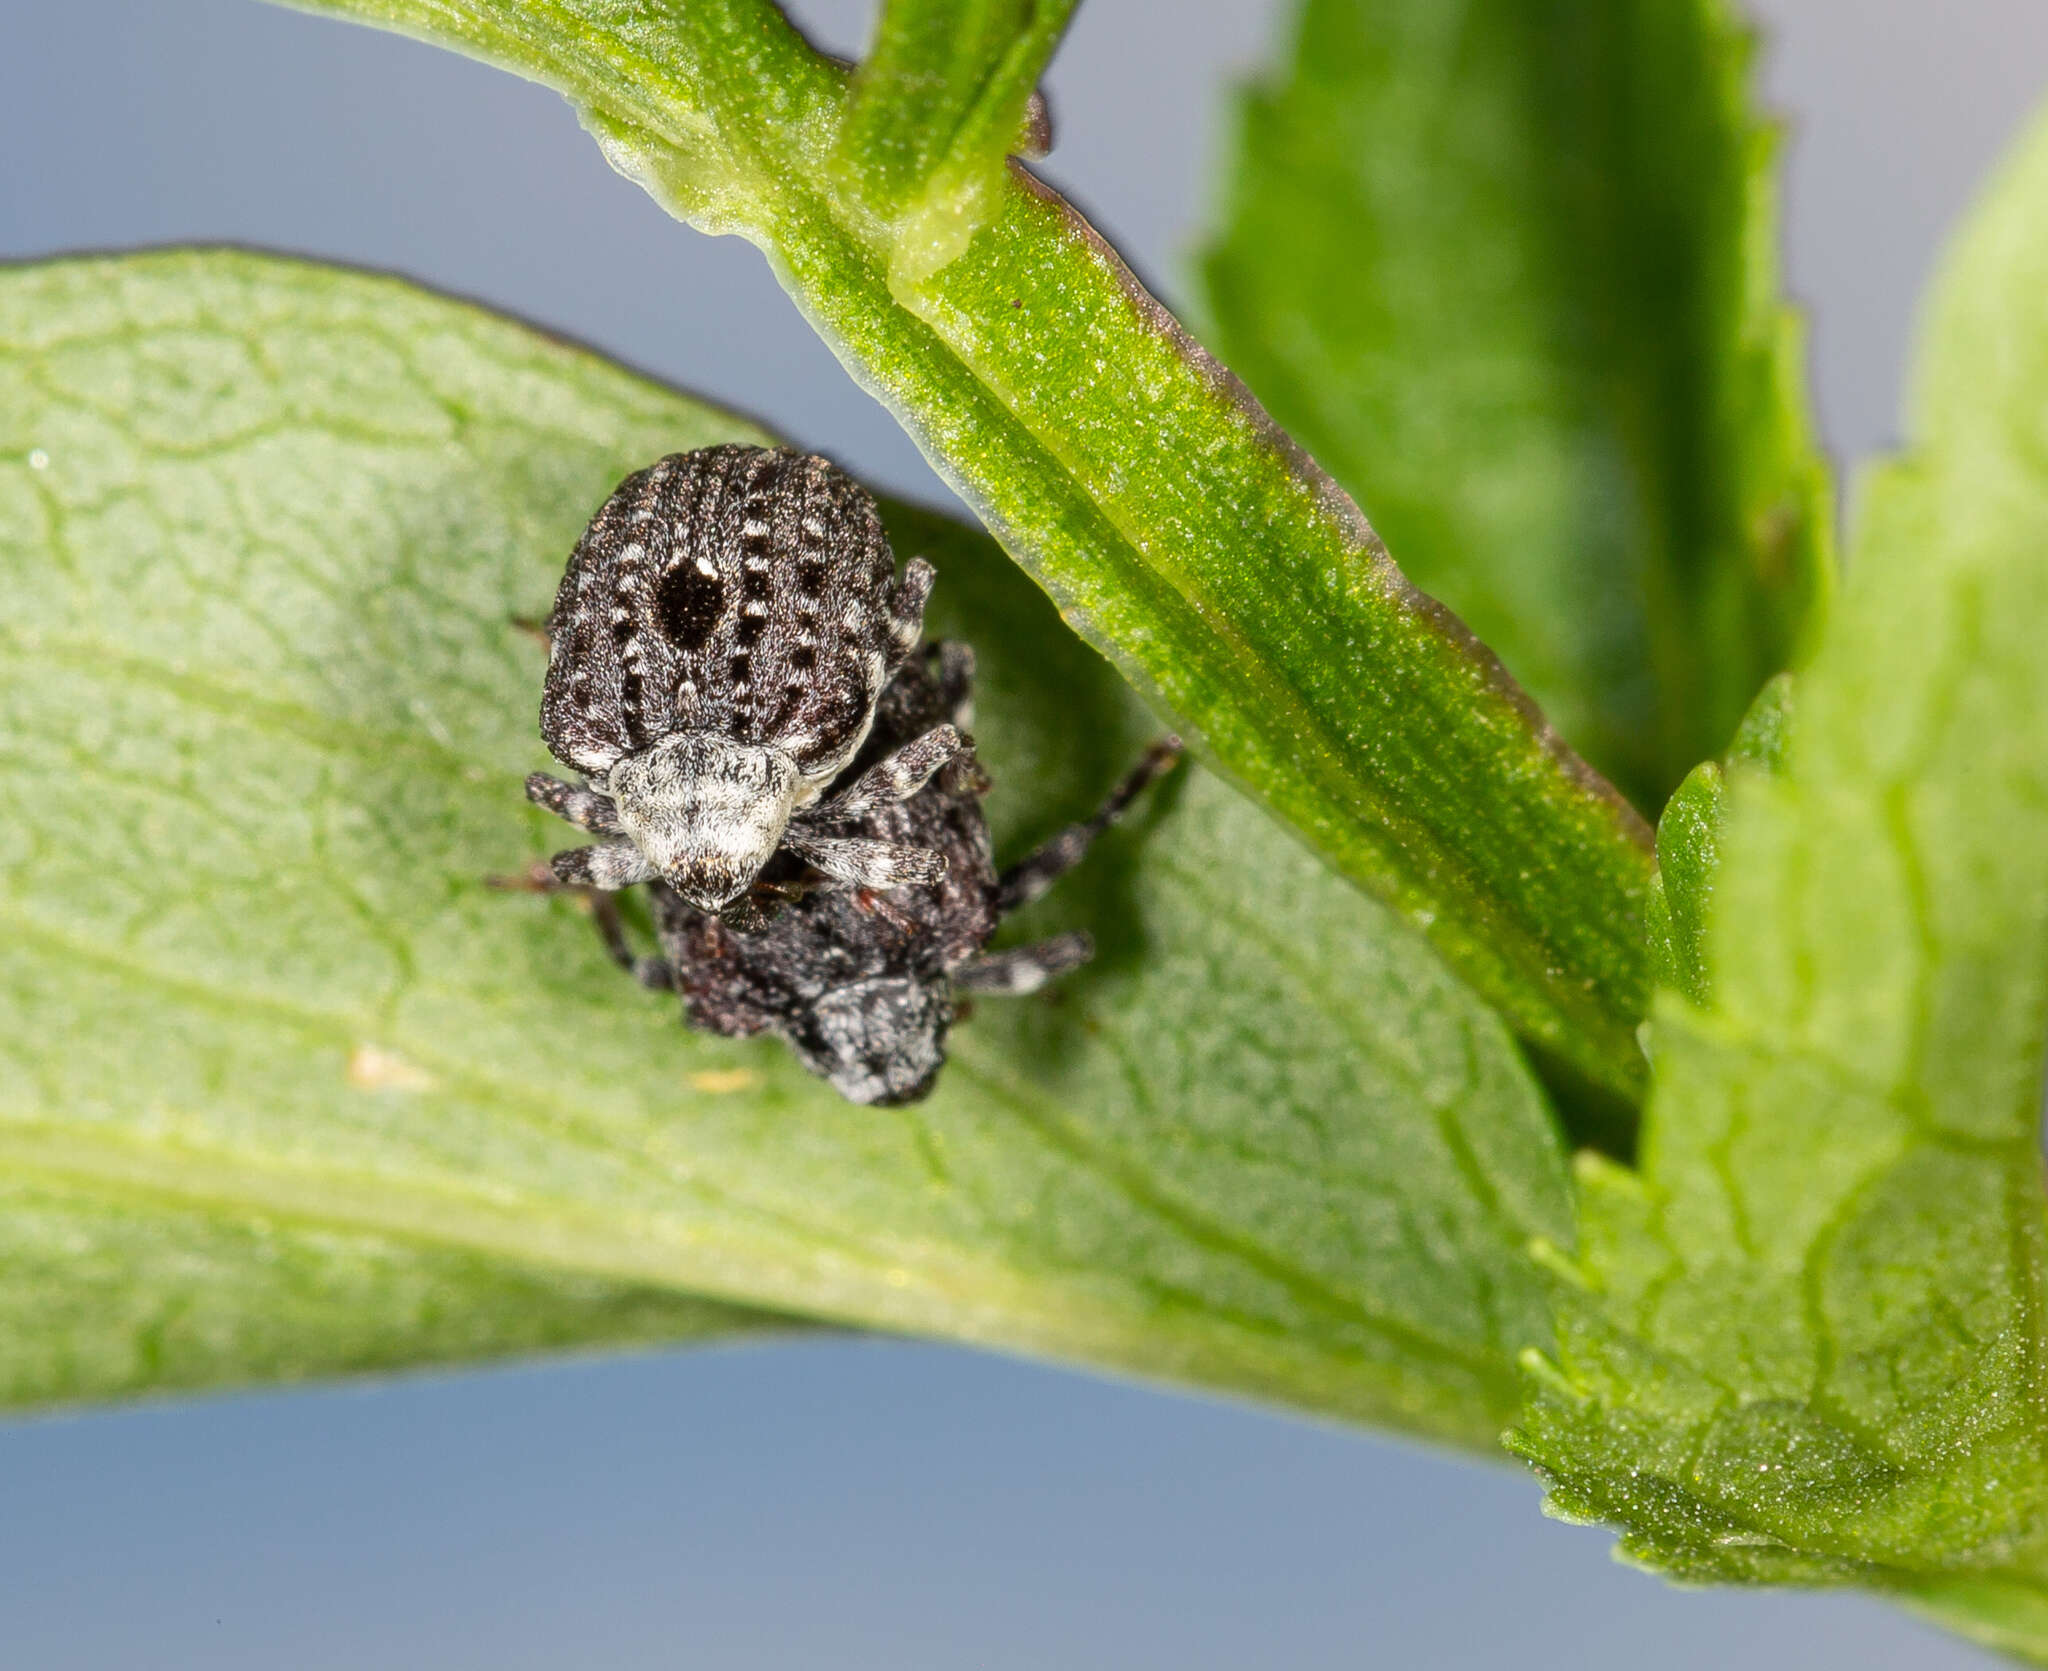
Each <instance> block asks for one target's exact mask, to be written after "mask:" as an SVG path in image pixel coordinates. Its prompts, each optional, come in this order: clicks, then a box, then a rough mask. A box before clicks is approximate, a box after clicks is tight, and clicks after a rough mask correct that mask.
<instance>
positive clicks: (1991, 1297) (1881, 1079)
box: [1515, 120, 2048, 1655]
mask: <svg viewBox="0 0 2048 1671" xmlns="http://www.w3.org/2000/svg"><path fill="white" fill-rule="evenodd" d="M1917 411H1918V414H1919V417H1918V421H1917V423H1916V425H1915V426H1914V429H1915V434H1916V436H1917V440H1916V443H1915V445H1914V447H1913V450H1912V451H1911V452H1910V453H1909V454H1907V455H1906V456H1905V457H1904V458H1903V459H1901V460H1899V461H1898V462H1896V463H1894V464H1892V465H1890V466H1889V467H1887V468H1886V469H1885V470H1884V471H1882V472H1881V473H1880V474H1879V475H1878V476H1877V477H1876V478H1875V480H1874V481H1873V482H1872V483H1871V486H1870V490H1869V493H1868V495H1867V502H1866V504H1865V505H1864V507H1863V513H1862V519H1861V528H1860V532H1859V537H1858V542H1857V548H1856V557H1855V561H1854V563H1853V564H1852V565H1851V567H1850V570H1849V581H1848V585H1847V587H1846V590H1845V592H1844V595H1843V597H1842V599H1841V601H1840V604H1839V606H1838V609H1837V612H1836V617H1835V620H1834V623H1833V626H1832V629H1831V633H1830V636H1829V638H1828V641H1827V643H1826V644H1825V645H1824V646H1823V647H1822V649H1821V651H1820V653H1819V655H1818V657H1817V658H1816V659H1815V661H1814V663H1813V664H1812V666H1811V668H1810V670H1809V671H1807V672H1805V673H1802V674H1801V675H1800V676H1799V681H1798V692H1797V700H1796V703H1795V704H1794V705H1793V707H1792V710H1791V714H1790V719H1789V724H1788V725H1785V726H1783V727H1782V729H1783V731H1784V736H1783V738H1782V748H1781V750H1778V751H1777V752H1779V753H1780V754H1781V760H1782V763H1781V764H1780V765H1779V767H1778V768H1777V770H1776V771H1775V772H1773V771H1767V770H1760V769H1758V768H1757V767H1756V766H1754V765H1750V766H1742V765H1737V766H1734V767H1732V768H1731V770H1730V772H1729V777H1728V788H1727V798H1728V808H1727V813H1726V818H1725V822H1724V823H1723V824H1722V826H1721V828H1720V830H1719V833H1718V837H1717V844H1718V849H1719V859H1718V863H1717V864H1709V865H1705V866H1694V867H1693V868H1692V872H1691V879H1690V880H1680V879H1679V878H1678V877H1677V876H1674V877H1673V878H1672V879H1671V880H1673V881H1674V883H1675V885H1676V886H1677V889H1678V891H1679V892H1680V893H1684V894H1693V893H1696V892H1697V890H1698V888H1699V886H1700V882H1701V877H1702V875H1703V874H1704V875H1706V876H1707V878H1708V879H1709V880H1710V882H1711V901H1710V903H1709V904H1708V908H1707V910H1706V922H1707V937H1706V961H1705V966H1704V969H1703V971H1702V974H1703V985H1702V987H1701V988H1700V989H1699V990H1700V991H1702V992H1703V993H1704V995H1705V997H1706V1000H1707V1001H1706V1002H1705V1003H1704V1004H1701V1005H1695V1004H1692V1003H1688V1002H1686V1001H1684V999H1683V998H1682V997H1680V996H1679V995H1678V994H1676V993H1673V994H1667V995H1666V996H1665V997H1663V998H1662V999H1661V1000H1660V1002H1659V1006H1658V1010H1657V1016H1656V1022H1655V1039H1654V1051H1653V1061H1654V1086H1655V1088H1654V1092H1653V1095H1652V1099H1651V1104H1650V1109H1649V1113H1648V1115H1647V1117H1646V1120H1645V1126H1644V1146H1643V1171H1642V1176H1641V1177H1640V1178H1637V1177H1635V1176H1633V1175H1631V1174H1627V1173H1623V1172H1621V1171H1619V1170H1618V1169H1616V1168H1613V1167H1610V1166H1607V1165H1604V1164H1599V1163H1589V1164H1588V1165H1587V1166H1586V1167H1585V1168H1584V1170H1583V1173H1582V1180H1581V1181H1582V1189H1581V1211H1582V1237H1583V1243H1582V1252H1581V1254H1580V1256H1579V1259H1578V1260H1577V1262H1576V1264H1574V1263H1573V1262H1570V1261H1563V1260H1559V1261H1556V1262H1555V1264H1556V1266H1557V1268H1558V1269H1559V1270H1561V1271H1564V1272H1566V1273H1568V1274H1569V1275H1570V1276H1571V1277H1572V1278H1574V1279H1575V1282H1576V1284H1577V1286H1574V1285H1573V1281H1566V1282H1564V1283H1563V1284H1561V1286H1560V1290H1559V1293H1560V1301H1559V1311H1558V1315H1559V1330H1560V1339H1559V1351H1558V1354H1557V1356H1556V1358H1555V1359H1554V1360H1543V1359H1541V1358H1539V1357H1535V1356H1533V1355H1532V1377H1531V1397H1530V1404H1529V1407H1528V1409H1527V1411H1526V1413H1525V1416H1524V1420H1523V1424H1522V1428H1521V1431H1520V1434H1519V1436H1518V1437H1517V1439H1516V1441H1515V1443H1516V1446H1517V1448H1518V1449H1519V1450H1520V1451H1521V1452H1522V1453H1523V1454H1524V1455H1526V1456H1528V1457H1529V1458H1531V1459H1532V1460H1534V1461H1535V1462H1536V1463H1538V1465H1539V1466H1540V1467H1541V1468H1542V1469H1543V1470H1544V1471H1545V1472H1546V1475H1547V1476H1548V1479H1549V1483H1550V1489H1551V1500H1552V1503H1553V1504H1554V1505H1555V1506H1556V1507H1558V1508H1559V1509H1560V1510H1561V1511H1562V1512H1564V1513H1566V1514H1568V1515H1573V1516H1585V1517H1593V1518H1598V1519H1602V1520H1611V1521H1616V1522H1619V1523H1620V1524H1621V1525H1622V1526H1623V1527H1624V1528H1625V1539H1624V1547H1625V1548H1626V1550H1627V1551H1628V1552H1629V1553H1630V1554H1631V1555H1632V1556H1634V1557H1635V1558H1636V1559H1639V1560H1642V1561H1644V1562H1647V1563H1649V1564H1651V1565H1654V1566H1657V1567H1660V1568H1663V1569H1665V1570H1667V1571H1670V1572H1674V1573H1676V1574H1679V1575H1681V1576H1684V1577H1688V1578H1765V1579H1793V1580H1841V1579H1856V1580H1861V1581H1863V1582H1867V1583H1873V1584H1879V1585H1884V1586H1889V1587H1892V1588H1895V1589H1899V1590H1901V1591H1903V1592H1905V1593H1908V1594H1917V1597H1918V1599H1919V1600H1920V1602H1921V1603H1922V1604H1923V1605H1926V1606H1928V1607H1930V1608H1934V1607H1937V1606H1938V1607H1940V1608H1943V1609H1945V1610H1946V1611H1947V1612H1948V1613H1950V1614H1952V1615H1956V1616H1968V1615H1969V1614H1970V1613H1971V1612H1972V1610H1973V1609H1974V1610H1977V1611H1979V1612H1981V1613H1982V1614H1983V1615H1984V1618H1983V1620H1982V1621H1981V1623H1982V1624H1983V1628H1985V1629H1987V1630H1991V1629H1994V1628H1995V1629H1996V1630H1998V1631H2003V1632H2006V1633H2008V1635H2010V1633H2011V1632H2012V1631H2013V1630H2015V1629H2017V1628H2018V1627H2017V1626H2016V1625H2015V1623H2014V1621H2015V1620H2017V1619H2020V1618H2022V1617H2028V1616H2031V1617H2033V1618H2034V1619H2036V1620H2037V1621H2038V1619H2039V1618H2040V1617H2041V1616H2042V1615H2043V1613H2044V1607H2043V1603H2042V1601H2041V1597H2042V1596H2043V1595H2048V1539H2044V1520H2043V1513H2042V1511H2043V1507H2044V1503H2048V1429H2044V1426H2043V1423H2042V1420H2041V1412H2042V1410H2043V1408H2044V1400H2048V1372H2044V1364H2043V1339H2042V1315H2041V1306H2042V1280H2043V1268H2042V1240H2043V1210H2042V1209H2043V1201H2042V1187H2041V1152H2040V1123H2041V1094H2042V1084H2041V1079H2042V1059H2043V1044H2044V1040H2048V657H2044V656H2043V655H2042V653H2041V640H2042V634H2043V630H2044V627H2048V120H2044V121H2043V123H2042V124H2041V125H2040V126H2038V127H2037V128H2036V130H2035V132H2034V134H2033V136H2032V138H2031V139H2030V140H2029V141H2028V142H2027V143H2026V145H2025V146H2024V148H2023V149H2022V151H2021V153H2020V155H2019V158H2018V160H2017V161H2016V162H2015V163H2014V164H2012V165H2011V166H2010V167H2009V168H2008V170H2007V171H2006V173H2005V174H2004V175H2003V177H2002V178H2001V179H2000V181H1999V182H1998V184H1997V186H1996V187H1995V189H1994V190H1993V192H1992V193H1991V196H1990V198H1989V200H1988V201H1987V203H1986V204H1985V206H1984V207H1983V208H1982V209H1981V210H1980V211H1979V212H1978V214H1977V217H1976V219H1975V220H1974V222H1973V223H1972V225H1971V227H1970V228H1969V230H1968V231H1967V233H1966V234H1965V236H1964V237H1963V238H1962V240H1961V243H1960V244H1959V246H1958V248H1957V249H1956V250H1955V252H1954V253H1953V255H1952V256H1951V258H1950V261H1949V264H1948V268H1947V271H1946V274H1945V276H1944V277H1943V279H1942V281H1941V284H1940V286H1939V288H1938V291H1937V305H1936V307H1935V310H1934V313H1933V316H1932V322H1931V329H1930V333H1929V336H1928V340H1927V344H1926V348H1925V354H1924V363H1923V370H1922V374H1921V378H1920V391H1919V398H1918V402H1917ZM1778 718H1779V719H1782V713H1780V714H1779V715H1778ZM1756 729H1757V732H1758V733H1759V736H1758V740H1757V742H1756V744H1755V746H1754V748H1753V752H1755V753H1757V754H1760V755H1762V756H1764V757H1765V758H1766V759H1768V758H1769V756H1770V755H1771V754H1772V752H1773V749H1772V747H1771V746H1770V743H1769V739H1770V736H1771V733H1772V731H1773V729H1774V726H1773V725H1772V724H1770V723H1765V722H1763V721H1760V722H1759V724H1758V726H1757V728H1756ZM1694 903H1695V904H1696V903H1697V902H1696V901H1695V902H1694ZM2030 1590H2031V1591H2032V1599H2031V1600H2027V1599H2026V1598H2027V1595H2028V1592H2029V1591H2030ZM2030 1610H2031V1611H2030ZM2029 1628H2031V1627H2029ZM2027 1646H2028V1651H2030V1652H2032V1653H2034V1654H2036V1655H2048V1634H2043V1633H2040V1632H2039V1631H2038V1630H2036V1631H2034V1633H2033V1634H2032V1635H2031V1637H2030V1638H2029V1640H2028V1643H2027Z"/></svg>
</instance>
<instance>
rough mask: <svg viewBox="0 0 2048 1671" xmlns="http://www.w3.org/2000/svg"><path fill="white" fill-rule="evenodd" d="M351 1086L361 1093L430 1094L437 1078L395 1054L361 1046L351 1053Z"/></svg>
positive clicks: (349, 1079) (372, 1045) (390, 1051)
mask: <svg viewBox="0 0 2048 1671" xmlns="http://www.w3.org/2000/svg"><path fill="white" fill-rule="evenodd" d="M348 1082H349V1084H351V1085H353V1086H354V1087H355V1088H356V1089H357V1090H358V1091H431V1090H432V1089H433V1088H434V1076H433V1075H432V1074H430V1073H429V1072H427V1070H426V1069H425V1068H423V1067H420V1066H418V1065H417V1064H416V1063H413V1062H408V1061H407V1060H406V1059H405V1058H404V1057H403V1056H401V1055H399V1054H398V1053H397V1052H396V1051H392V1050H381V1049H379V1048H378V1047H377V1046H376V1045H374V1044H359V1045H357V1046H356V1047H355V1049H354V1050H352V1051H350V1052H349V1057H348Z"/></svg>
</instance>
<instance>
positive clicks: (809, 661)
mask: <svg viewBox="0 0 2048 1671" xmlns="http://www.w3.org/2000/svg"><path fill="white" fill-rule="evenodd" d="M789 665H790V666H791V667H794V668H795V669H796V670H797V671H798V672H799V673H808V672H810V670H811V669H812V668H814V667H816V666H817V665H818V652H817V651H816V650H815V649H814V648H812V647H811V646H810V645H808V644H799V645H798V646H797V647H796V648H795V649H794V650H792V651H790V652H789Z"/></svg>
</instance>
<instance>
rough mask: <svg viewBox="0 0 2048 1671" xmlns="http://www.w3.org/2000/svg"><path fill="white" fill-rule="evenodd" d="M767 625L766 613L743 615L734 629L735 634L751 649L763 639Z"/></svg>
mask: <svg viewBox="0 0 2048 1671" xmlns="http://www.w3.org/2000/svg"><path fill="white" fill-rule="evenodd" d="M767 625H768V617H767V616H765V615H742V616H741V617H740V624H739V625H738V626H737V627H735V628H734V629H733V636H734V637H735V638H737V639H738V640H739V641H740V642H741V643H742V644H744V645H745V646H746V647H747V648H748V649H750V650H751V649H752V648H753V647H754V646H755V645H756V644H758V643H759V642H760V641H761V634H762V632H763V631H764V630H765V629H766V627H767Z"/></svg>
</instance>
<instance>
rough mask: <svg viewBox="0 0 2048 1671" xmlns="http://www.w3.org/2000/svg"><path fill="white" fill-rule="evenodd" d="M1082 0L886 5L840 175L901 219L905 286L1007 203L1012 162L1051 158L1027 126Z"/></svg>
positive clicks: (844, 131) (860, 77)
mask: <svg viewBox="0 0 2048 1671" xmlns="http://www.w3.org/2000/svg"><path fill="white" fill-rule="evenodd" d="M1075 4H1076V0H886V3H885V4H884V5H883V6H882V8H881V16H880V17H879V19H878V20H877V22H876V26H875V39H874V42H873V45H872V46H871V47H870V48H869V51H868V56H867V58H866V60H865V61H864V62H863V63H862V64H861V66H860V69H859V71H858V72H857V73H856V74H855V76H854V78H853V84H852V86H851V87H850V88H849V89H848V90H847V101H846V116H845V120H844V121H843V123H842V124H841V127H840V131H839V146H838V153H837V156H836V157H835V159H834V161H835V167H836V169H837V171H838V174H839V177H840V179H841V180H842V181H843V182H844V184H845V186H846V188H847V189H848V190H849V192H851V193H852V194H853V195H854V196H855V197H857V198H859V199H860V200H862V201H864V202H866V203H867V204H868V205H869V206H870V207H871V208H872V209H874V210H875V211H876V212H878V213H881V214H884V215H887V216H889V217H890V218H891V219H892V220H893V221H894V223H895V224H894V225H893V226H892V228H891V230H890V233H889V237H890V239H891V241H892V242H893V243H894V245H895V247H896V257H895V263H894V271H895V273H896V276H897V277H898V279H899V280H900V281H908V282H915V281H916V280H918V279H922V278H926V277H929V276H930V275H931V274H933V273H935V272H937V271H938V270H939V269H940V268H941V267H944V266H946V265H948V264H949V263H950V262H952V261H954V260H956V259H957V258H958V257H959V256H960V255H961V254H962V253H963V252H964V251H965V250H966V248H967V245H968V244H969V243H970V242H971V241H972V239H973V237H974V234H975V233H977V232H979V231H980V230H981V228H982V227H983V226H985V225H986V224H987V223H988V221H989V220H990V218H992V216H993V215H994V213H995V211H996V208H997V206H998V204H999V203H1000V201H1001V195H1002V193H1001V187H1002V182H1003V168H1004V160H1005V159H1006V158H1007V157H1008V156H1009V155H1010V153H1012V152H1013V151H1023V150H1039V149H1043V144H1044V138H1045V136H1043V135H1039V134H1034V133H1031V132H1030V131H1029V130H1028V127H1027V114H1026V112H1027V108H1028V106H1029V104H1030V100H1031V95H1032V93H1033V92H1034V91H1035V90H1036V88H1037V85H1038V78H1039V76H1040V74H1041V73H1042V72H1043V71H1044V69H1045V66H1046V64H1047V62H1048V61H1050V59H1051V58H1052V54H1053V49H1054V48H1055V47H1057V46H1058V45H1059V41H1060V36H1061V35H1062V34H1063V33H1064V32H1065V30H1066V26H1067V22H1068V20H1069V19H1070V18H1071V17H1072V16H1073V14H1074V6H1075Z"/></svg>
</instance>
